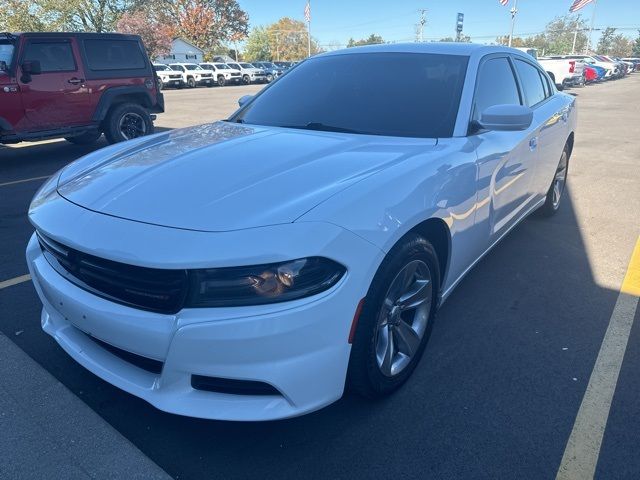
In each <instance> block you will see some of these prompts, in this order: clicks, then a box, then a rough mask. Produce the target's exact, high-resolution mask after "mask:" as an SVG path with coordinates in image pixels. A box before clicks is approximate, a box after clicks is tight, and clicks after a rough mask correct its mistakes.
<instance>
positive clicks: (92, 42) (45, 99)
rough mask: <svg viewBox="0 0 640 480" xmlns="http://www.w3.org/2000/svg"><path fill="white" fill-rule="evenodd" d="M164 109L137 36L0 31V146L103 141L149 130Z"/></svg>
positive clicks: (137, 135)
mask: <svg viewBox="0 0 640 480" xmlns="http://www.w3.org/2000/svg"><path fill="white" fill-rule="evenodd" d="M161 112H164V97H163V96H162V93H160V91H159V89H158V85H157V81H156V74H155V72H154V71H153V68H152V65H151V62H150V61H149V58H148V57H147V53H146V51H145V48H144V45H143V44H142V40H141V39H140V37H139V36H137V35H121V34H97V33H20V34H17V35H12V34H10V33H3V34H0V143H17V142H21V141H35V140H42V139H47V138H59V137H63V138H65V139H67V140H68V141H69V142H71V143H76V144H88V143H92V142H95V141H96V140H97V139H98V138H100V136H101V135H102V134H103V133H104V135H105V137H106V138H107V141H108V142H109V143H116V142H121V141H124V140H130V139H133V138H137V137H141V136H143V135H148V134H151V133H153V120H154V119H155V115H154V114H156V113H161Z"/></svg>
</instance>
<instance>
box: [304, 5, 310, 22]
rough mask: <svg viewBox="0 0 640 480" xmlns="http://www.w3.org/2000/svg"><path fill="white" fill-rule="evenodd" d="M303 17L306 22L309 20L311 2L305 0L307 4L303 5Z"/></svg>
mask: <svg viewBox="0 0 640 480" xmlns="http://www.w3.org/2000/svg"><path fill="white" fill-rule="evenodd" d="M304 19H305V20H306V21H307V22H310V21H311V2H310V1H309V0H307V4H306V5H305V7H304Z"/></svg>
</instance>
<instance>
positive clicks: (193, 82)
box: [187, 77, 196, 88]
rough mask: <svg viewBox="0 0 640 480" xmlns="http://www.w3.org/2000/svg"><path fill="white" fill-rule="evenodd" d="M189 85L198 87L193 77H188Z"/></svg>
mask: <svg viewBox="0 0 640 480" xmlns="http://www.w3.org/2000/svg"><path fill="white" fill-rule="evenodd" d="M187 87H189V88H196V79H195V78H193V77H189V78H187Z"/></svg>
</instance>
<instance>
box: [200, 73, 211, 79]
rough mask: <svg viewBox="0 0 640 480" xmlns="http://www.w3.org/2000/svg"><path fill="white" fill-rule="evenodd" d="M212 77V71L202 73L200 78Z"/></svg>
mask: <svg viewBox="0 0 640 480" xmlns="http://www.w3.org/2000/svg"><path fill="white" fill-rule="evenodd" d="M211 77H213V75H212V74H211V73H203V74H202V75H200V78H211Z"/></svg>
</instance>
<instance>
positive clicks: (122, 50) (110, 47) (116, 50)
mask: <svg viewBox="0 0 640 480" xmlns="http://www.w3.org/2000/svg"><path fill="white" fill-rule="evenodd" d="M84 48H85V51H86V55H87V66H88V67H89V69H90V70H94V71H104V70H144V69H145V68H146V66H147V65H146V62H145V58H144V53H143V52H142V49H141V48H140V44H139V43H138V42H137V41H135V40H111V39H104V40H85V42H84Z"/></svg>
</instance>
